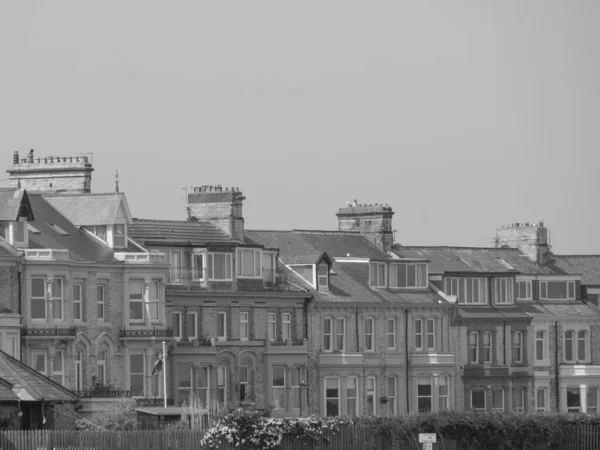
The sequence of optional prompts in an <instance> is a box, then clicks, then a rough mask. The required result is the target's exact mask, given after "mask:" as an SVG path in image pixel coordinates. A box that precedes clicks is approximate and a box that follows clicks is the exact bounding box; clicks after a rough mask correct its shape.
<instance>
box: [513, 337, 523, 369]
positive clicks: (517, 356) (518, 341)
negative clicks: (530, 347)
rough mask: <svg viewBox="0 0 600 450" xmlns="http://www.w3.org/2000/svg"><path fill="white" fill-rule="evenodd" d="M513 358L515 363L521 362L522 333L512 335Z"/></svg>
mask: <svg viewBox="0 0 600 450" xmlns="http://www.w3.org/2000/svg"><path fill="white" fill-rule="evenodd" d="M513 339H514V341H513V343H514V345H513V356H514V360H515V362H516V363H522V362H523V332H522V331H515V334H514V335H513Z"/></svg>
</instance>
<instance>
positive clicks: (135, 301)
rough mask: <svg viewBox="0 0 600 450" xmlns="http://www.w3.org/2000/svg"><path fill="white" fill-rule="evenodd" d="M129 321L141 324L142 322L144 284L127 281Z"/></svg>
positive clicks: (139, 281)
mask: <svg viewBox="0 0 600 450" xmlns="http://www.w3.org/2000/svg"><path fill="white" fill-rule="evenodd" d="M129 320H130V321H131V322H142V321H143V320H144V282H143V281H142V280H129Z"/></svg>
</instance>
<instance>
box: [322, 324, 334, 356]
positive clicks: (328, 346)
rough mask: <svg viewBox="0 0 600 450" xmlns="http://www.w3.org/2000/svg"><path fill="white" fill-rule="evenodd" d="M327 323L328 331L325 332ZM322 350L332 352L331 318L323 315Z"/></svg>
mask: <svg viewBox="0 0 600 450" xmlns="http://www.w3.org/2000/svg"><path fill="white" fill-rule="evenodd" d="M326 323H328V324H329V332H328V333H327V332H326V328H327V327H326V326H325V324H326ZM323 351H325V352H332V351H333V318H331V317H324V318H323Z"/></svg>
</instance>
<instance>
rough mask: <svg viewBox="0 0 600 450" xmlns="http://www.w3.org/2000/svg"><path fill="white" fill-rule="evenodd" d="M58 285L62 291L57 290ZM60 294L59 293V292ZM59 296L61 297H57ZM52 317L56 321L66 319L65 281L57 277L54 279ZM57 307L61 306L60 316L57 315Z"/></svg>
mask: <svg viewBox="0 0 600 450" xmlns="http://www.w3.org/2000/svg"><path fill="white" fill-rule="evenodd" d="M57 284H58V285H59V286H60V289H57V288H56V286H57ZM59 290H60V292H57V291H59ZM57 294H59V295H57ZM51 302H52V317H53V318H54V320H59V321H60V320H64V318H65V280H64V279H62V278H60V277H56V278H53V279H52V298H51ZM56 305H59V306H60V314H57V308H56Z"/></svg>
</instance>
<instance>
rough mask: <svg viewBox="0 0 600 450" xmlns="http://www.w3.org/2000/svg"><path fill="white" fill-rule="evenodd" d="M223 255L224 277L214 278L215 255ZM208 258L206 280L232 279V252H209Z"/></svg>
mask: <svg viewBox="0 0 600 450" xmlns="http://www.w3.org/2000/svg"><path fill="white" fill-rule="evenodd" d="M217 255H224V258H225V260H224V262H225V266H224V272H225V278H215V256H217ZM207 260H208V268H209V270H208V281H217V282H219V281H233V254H232V253H228V252H209V253H208V254H207Z"/></svg>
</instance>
